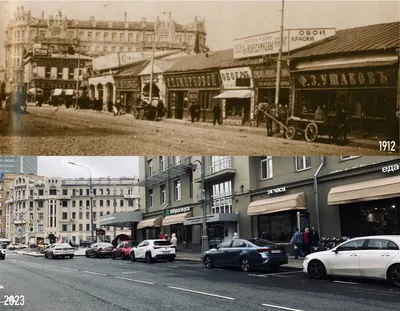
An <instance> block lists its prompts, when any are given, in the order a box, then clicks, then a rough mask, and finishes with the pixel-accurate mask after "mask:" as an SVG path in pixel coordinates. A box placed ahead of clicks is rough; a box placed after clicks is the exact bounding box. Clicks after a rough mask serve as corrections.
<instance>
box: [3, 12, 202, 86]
mask: <svg viewBox="0 0 400 311" xmlns="http://www.w3.org/2000/svg"><path fill="white" fill-rule="evenodd" d="M154 41H156V48H157V49H186V50H188V51H194V50H198V51H200V52H202V51H207V50H208V49H207V47H206V30H205V22H204V20H199V19H197V17H195V19H194V21H193V22H192V23H189V24H187V25H182V24H178V23H176V21H175V20H174V19H173V18H172V15H171V13H170V14H169V16H168V18H166V19H165V18H164V19H163V18H162V19H160V18H159V17H157V20H156V21H155V22H149V21H146V18H142V19H141V21H128V18H127V14H126V13H125V18H124V20H123V21H97V20H96V19H95V17H94V16H91V17H90V19H89V20H75V19H68V18H67V16H65V15H63V14H62V12H61V11H59V12H58V13H57V14H56V15H50V16H49V17H47V18H45V14H44V11H42V14H41V16H40V17H33V16H32V15H31V11H30V10H27V11H26V10H25V9H24V7H23V6H21V7H18V8H17V11H16V12H15V13H14V17H13V19H12V20H11V21H10V23H9V25H8V27H7V31H6V39H5V43H4V47H5V53H6V70H7V72H6V79H7V81H8V80H9V79H11V81H16V80H17V78H18V74H19V72H20V69H21V65H22V60H23V56H24V54H25V52H27V51H29V50H30V49H33V48H34V45H35V46H39V50H40V49H47V50H48V51H50V52H51V53H58V52H61V51H67V49H68V47H69V46H71V45H73V46H75V47H76V49H77V51H79V52H80V53H85V54H87V55H89V56H99V55H104V54H108V53H115V52H135V51H146V50H151V49H152V46H153V42H154Z"/></svg>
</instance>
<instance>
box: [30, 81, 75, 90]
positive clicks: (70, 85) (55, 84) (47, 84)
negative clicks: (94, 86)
mask: <svg viewBox="0 0 400 311" xmlns="http://www.w3.org/2000/svg"><path fill="white" fill-rule="evenodd" d="M37 87H38V88H40V89H51V90H54V89H75V88H76V81H66V82H60V81H38V82H37Z"/></svg>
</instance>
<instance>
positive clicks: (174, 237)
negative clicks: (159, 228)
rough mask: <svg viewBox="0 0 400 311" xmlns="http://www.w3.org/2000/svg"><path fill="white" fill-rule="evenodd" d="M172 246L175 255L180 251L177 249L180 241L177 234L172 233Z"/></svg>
mask: <svg viewBox="0 0 400 311" xmlns="http://www.w3.org/2000/svg"><path fill="white" fill-rule="evenodd" d="M171 245H172V248H174V249H175V254H176V253H177V252H178V249H177V247H178V239H177V238H176V234H175V233H172V238H171Z"/></svg>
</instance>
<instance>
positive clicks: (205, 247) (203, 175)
mask: <svg viewBox="0 0 400 311" xmlns="http://www.w3.org/2000/svg"><path fill="white" fill-rule="evenodd" d="M195 162H198V163H199V164H200V165H201V188H202V190H201V192H202V193H201V202H202V204H201V205H202V220H203V230H202V234H201V253H204V252H205V251H208V250H209V249H210V246H209V242H208V232H207V216H206V214H207V213H206V212H207V211H206V167H205V157H204V156H202V157H201V161H199V160H196V161H195Z"/></svg>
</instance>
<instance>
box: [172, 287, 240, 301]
mask: <svg viewBox="0 0 400 311" xmlns="http://www.w3.org/2000/svg"><path fill="white" fill-rule="evenodd" d="M168 287H169V288H172V289H177V290H181V291H184V292H190V293H196V294H200V295H206V296H211V297H217V298H222V299H227V300H235V298H232V297H227V296H221V295H215V294H210V293H205V292H199V291H196V290H191V289H186V288H181V287H175V286H168Z"/></svg>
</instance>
